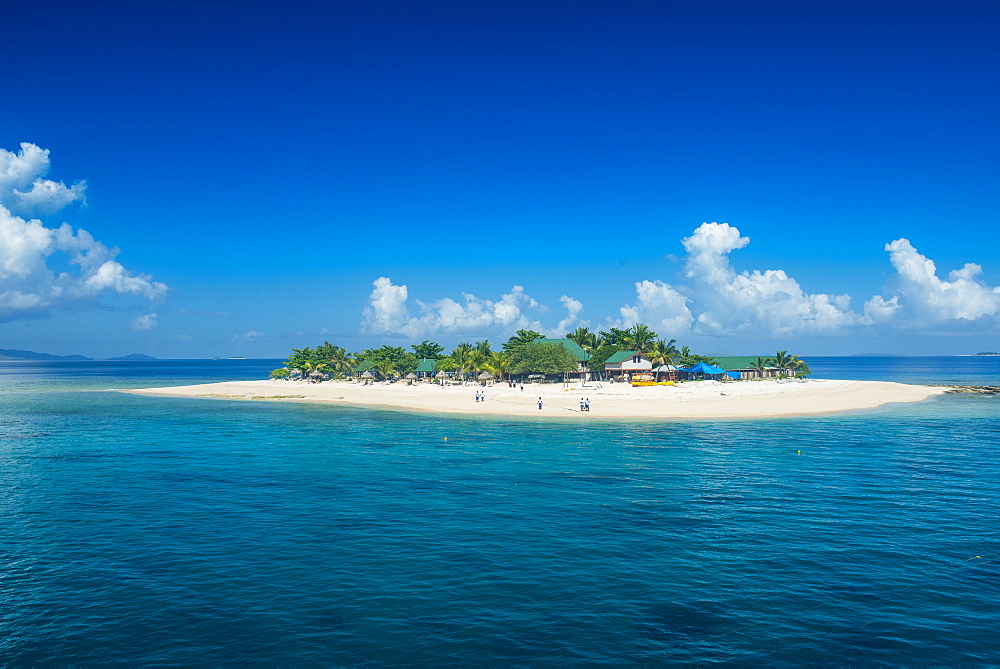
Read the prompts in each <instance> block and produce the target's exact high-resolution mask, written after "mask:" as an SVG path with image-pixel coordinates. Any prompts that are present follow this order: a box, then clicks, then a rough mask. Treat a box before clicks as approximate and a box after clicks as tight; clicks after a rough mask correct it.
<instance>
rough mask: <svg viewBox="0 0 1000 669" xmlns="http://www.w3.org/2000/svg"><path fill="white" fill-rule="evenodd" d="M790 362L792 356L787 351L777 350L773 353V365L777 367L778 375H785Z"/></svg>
mask: <svg viewBox="0 0 1000 669" xmlns="http://www.w3.org/2000/svg"><path fill="white" fill-rule="evenodd" d="M791 364H792V356H790V355H788V351H778V352H777V353H776V354H775V355H774V366H775V367H777V368H778V375H779V376H785V374H786V372H788V370H789V368H790V367H791Z"/></svg>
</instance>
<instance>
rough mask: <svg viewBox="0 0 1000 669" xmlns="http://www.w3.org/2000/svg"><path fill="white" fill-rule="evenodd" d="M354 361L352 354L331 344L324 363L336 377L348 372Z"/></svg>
mask: <svg viewBox="0 0 1000 669" xmlns="http://www.w3.org/2000/svg"><path fill="white" fill-rule="evenodd" d="M354 362H355V361H354V357H353V355H352V354H350V353H348V352H347V349H346V348H343V347H341V346H333V347H331V349H330V351H329V352H328V353H327V359H326V364H327V366H328V367H329V369H330V371H331V372H333V374H334V376H336V377H337V378H340V377H341V376H342V375H343V374H344V373H347V372H350V371H351V370H352V369H353V368H354Z"/></svg>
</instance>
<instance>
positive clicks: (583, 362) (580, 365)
mask: <svg viewBox="0 0 1000 669" xmlns="http://www.w3.org/2000/svg"><path fill="white" fill-rule="evenodd" d="M535 341H536V342H538V343H539V344H556V345H558V346H562V347H563V348H565V349H566V350H567V351H569V352H570V353H571V354H572V355H573V357H574V358H576V360H577V369H576V371H574V372H567V376H569V377H573V376H579V377H580V380H581V381H586V380H587V371H588V369H587V361H588V360H590V354H589V353H587V352H586V351H584V350H583V347H582V346H580V345H579V344H577V343H576V342H575V341H573V340H572V339H536V340H535Z"/></svg>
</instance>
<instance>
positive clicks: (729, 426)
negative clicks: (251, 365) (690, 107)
mask: <svg viewBox="0 0 1000 669" xmlns="http://www.w3.org/2000/svg"><path fill="white" fill-rule="evenodd" d="M0 402H2V403H3V405H2V408H3V412H2V413H0V415H2V416H3V418H2V422H0V454H2V459H0V467H2V474H3V481H4V484H3V487H2V489H0V512H2V514H3V515H2V518H3V523H2V524H0V557H2V564H3V567H2V568H0V569H2V571H0V600H2V601H4V603H5V605H4V607H3V608H2V610H0V660H2V661H3V662H4V663H10V664H17V665H33V664H39V665H43V664H78V665H105V664H113V663H124V664H237V663H239V664H248V663H256V664H294V665H328V664H362V663H380V664H434V665H442V664H443V665H449V664H450V665H468V664H546V663H548V664H574V663H576V664H598V663H607V664H652V665H656V664H668V663H677V662H713V661H715V662H726V663H740V664H779V665H780V664H787V665H801V664H805V663H809V664H863V665H870V664H903V665H926V664H938V665H956V664H988V663H991V662H997V661H1000V655H998V652H1000V647H998V641H997V637H996V635H995V634H994V626H995V611H996V605H997V595H996V593H997V592H998V585H1000V582H998V581H1000V568H998V564H1000V562H998V560H1000V537H998V533H997V525H996V520H995V519H996V518H997V517H998V511H1000V493H998V492H997V490H998V488H997V486H996V484H995V482H996V481H997V480H1000V466H998V456H997V453H998V448H997V447H998V445H1000V432H998V427H997V421H996V420H995V418H996V415H997V414H996V413H995V412H994V411H993V408H995V407H996V404H995V403H994V404H992V405H989V404H986V403H983V402H980V403H978V404H976V403H970V402H968V401H967V400H966V399H964V398H957V397H956V398H941V399H940V400H939V401H934V402H930V403H925V404H923V405H920V406H919V407H914V406H907V407H895V408H890V409H886V410H880V411H875V412H863V413H858V414H850V415H843V416H829V417H815V418H811V419H786V420H771V421H757V422H738V421H725V422H718V423H712V422H701V423H699V422H694V421H687V422H678V423H670V424H663V425H656V424H649V423H646V424H642V425H638V426H629V425H622V424H616V425H613V426H605V425H599V424H580V425H566V424H563V425H551V424H546V423H544V422H535V421H532V420H527V421H515V420H510V421H492V420H486V419H482V418H474V417H473V418H450V417H437V416H428V415H407V414H401V413H387V412H374V411H363V410H357V409H351V408H345V407H315V406H305V405H282V404H270V405H264V404H259V403H251V402H206V401H196V400H163V399H162V398H146V397H139V396H131V395H119V394H115V393H65V392H53V393H48V394H46V393H37V392H36V393H26V394H24V395H23V396H21V395H17V394H16V393H14V394H12V395H7V396H5V397H3V398H2V399H0ZM956 416H960V417H961V420H956ZM444 437H448V441H447V442H446V441H445V440H444Z"/></svg>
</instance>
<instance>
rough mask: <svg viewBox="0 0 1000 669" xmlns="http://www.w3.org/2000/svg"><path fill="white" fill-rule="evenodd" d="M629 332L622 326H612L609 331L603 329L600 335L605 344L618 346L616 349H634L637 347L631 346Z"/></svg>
mask: <svg viewBox="0 0 1000 669" xmlns="http://www.w3.org/2000/svg"><path fill="white" fill-rule="evenodd" d="M628 332H629V331H628V330H622V329H620V328H611V329H610V330H608V331H607V332H604V331H602V332H601V333H600V337H601V339H603V340H604V344H606V345H609V346H615V347H617V348H616V349H615V350H616V351H634V350H635V349H632V348H629V343H628ZM608 357H610V356H608Z"/></svg>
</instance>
